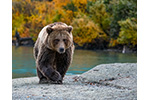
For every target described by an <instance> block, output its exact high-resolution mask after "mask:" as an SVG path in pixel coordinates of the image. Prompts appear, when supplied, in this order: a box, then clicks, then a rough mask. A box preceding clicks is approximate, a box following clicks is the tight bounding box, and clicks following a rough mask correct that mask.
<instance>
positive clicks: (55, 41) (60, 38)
mask: <svg viewBox="0 0 150 100" xmlns="http://www.w3.org/2000/svg"><path fill="white" fill-rule="evenodd" d="M72 29H73V27H72V26H62V25H56V26H54V27H47V28H46V32H47V34H48V35H47V41H46V42H47V43H46V44H47V47H49V48H50V49H52V50H55V51H57V52H58V53H65V51H66V49H68V48H69V47H70V46H71V45H72V44H73V36H72Z"/></svg>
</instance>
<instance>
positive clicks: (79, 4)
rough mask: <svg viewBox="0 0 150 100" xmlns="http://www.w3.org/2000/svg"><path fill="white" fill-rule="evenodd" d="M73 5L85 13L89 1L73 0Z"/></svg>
mask: <svg viewBox="0 0 150 100" xmlns="http://www.w3.org/2000/svg"><path fill="white" fill-rule="evenodd" d="M73 3H74V4H75V6H76V7H77V8H78V10H79V11H82V12H85V9H86V5H87V0H73Z"/></svg>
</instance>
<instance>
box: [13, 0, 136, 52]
mask: <svg viewBox="0 0 150 100" xmlns="http://www.w3.org/2000/svg"><path fill="white" fill-rule="evenodd" d="M53 22H64V23H66V24H68V25H72V26H73V28H74V30H73V36H74V42H75V44H76V45H78V46H79V47H82V48H88V49H91V48H95V49H105V48H118V47H123V46H124V45H125V46H128V47H129V48H136V45H137V0H12V24H13V25H12V35H13V36H14V35H15V31H16V30H17V31H18V32H19V33H20V35H21V37H33V39H34V41H35V40H36V38H37V36H38V33H39V32H40V30H41V29H42V28H43V27H44V26H45V25H47V24H50V23H53Z"/></svg>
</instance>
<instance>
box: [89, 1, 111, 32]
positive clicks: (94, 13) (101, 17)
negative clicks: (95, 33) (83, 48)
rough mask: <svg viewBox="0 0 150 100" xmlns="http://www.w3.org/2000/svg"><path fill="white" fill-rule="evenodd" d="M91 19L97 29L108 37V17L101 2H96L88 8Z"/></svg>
mask: <svg viewBox="0 0 150 100" xmlns="http://www.w3.org/2000/svg"><path fill="white" fill-rule="evenodd" d="M89 15H90V16H91V19H92V20H93V21H94V22H95V23H97V24H98V26H99V29H100V30H102V31H103V33H105V34H107V35H109V29H110V15H109V13H107V12H106V7H105V4H104V3H103V1H96V2H95V3H94V4H93V5H92V6H91V7H90V13H89Z"/></svg>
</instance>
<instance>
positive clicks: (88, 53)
mask: <svg viewBox="0 0 150 100" xmlns="http://www.w3.org/2000/svg"><path fill="white" fill-rule="evenodd" d="M136 62H137V54H135V53H127V54H122V53H118V52H112V51H92V50H75V52H74V57H73V62H72V64H71V66H70V68H69V70H68V71H67V73H66V74H67V75H72V74H82V73H83V72H85V71H88V70H90V69H91V68H93V67H95V66H96V65H98V64H108V63H136ZM31 76H36V67H35V60H34V58H33V47H23V46H20V47H15V46H12V78H21V77H31Z"/></svg>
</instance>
